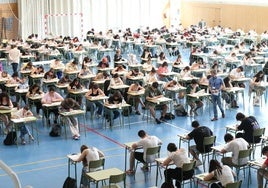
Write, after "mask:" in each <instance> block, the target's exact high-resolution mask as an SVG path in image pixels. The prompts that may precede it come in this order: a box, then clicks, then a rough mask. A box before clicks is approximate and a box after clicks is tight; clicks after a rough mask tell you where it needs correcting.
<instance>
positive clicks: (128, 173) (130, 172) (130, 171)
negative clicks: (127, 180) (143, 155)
mask: <svg viewBox="0 0 268 188" xmlns="http://www.w3.org/2000/svg"><path fill="white" fill-rule="evenodd" d="M134 173H135V172H134V170H127V171H126V174H127V175H133V174H134Z"/></svg>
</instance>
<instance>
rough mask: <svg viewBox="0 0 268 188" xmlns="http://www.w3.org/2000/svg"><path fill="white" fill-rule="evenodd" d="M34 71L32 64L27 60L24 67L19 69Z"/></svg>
mask: <svg viewBox="0 0 268 188" xmlns="http://www.w3.org/2000/svg"><path fill="white" fill-rule="evenodd" d="M33 69H34V66H33V63H32V62H31V61H30V60H29V61H28V62H27V63H25V64H24V66H22V67H21V70H22V71H32V70H33Z"/></svg>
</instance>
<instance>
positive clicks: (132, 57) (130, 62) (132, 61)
mask: <svg viewBox="0 0 268 188" xmlns="http://www.w3.org/2000/svg"><path fill="white" fill-rule="evenodd" d="M128 57H129V58H128V65H136V64H138V61H137V58H136V55H135V54H129V55H128Z"/></svg>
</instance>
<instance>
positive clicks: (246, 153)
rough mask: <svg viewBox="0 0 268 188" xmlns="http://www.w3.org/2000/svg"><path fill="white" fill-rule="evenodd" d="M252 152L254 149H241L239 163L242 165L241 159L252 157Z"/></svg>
mask: <svg viewBox="0 0 268 188" xmlns="http://www.w3.org/2000/svg"><path fill="white" fill-rule="evenodd" d="M251 152H252V149H245V150H240V151H239V153H238V165H240V161H241V159H243V158H246V157H250V155H251Z"/></svg>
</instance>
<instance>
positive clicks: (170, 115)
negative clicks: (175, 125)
mask: <svg viewBox="0 0 268 188" xmlns="http://www.w3.org/2000/svg"><path fill="white" fill-rule="evenodd" d="M165 119H166V120H171V119H175V115H174V114H172V113H166V115H165Z"/></svg>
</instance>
